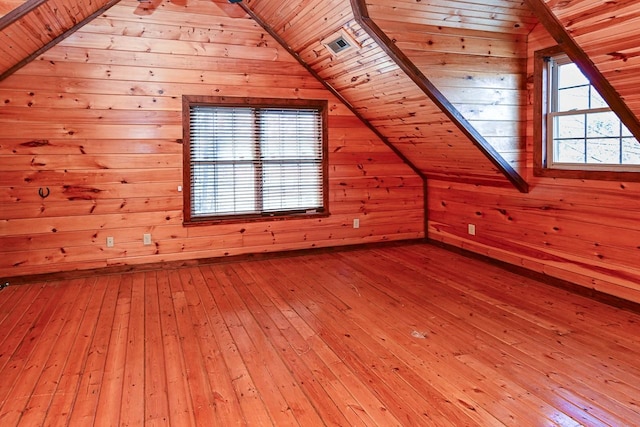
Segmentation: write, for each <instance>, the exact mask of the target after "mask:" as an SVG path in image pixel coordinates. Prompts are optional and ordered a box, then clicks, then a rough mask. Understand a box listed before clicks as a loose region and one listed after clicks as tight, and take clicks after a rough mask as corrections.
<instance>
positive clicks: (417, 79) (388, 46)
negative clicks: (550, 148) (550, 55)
mask: <svg viewBox="0 0 640 427" xmlns="http://www.w3.org/2000/svg"><path fill="white" fill-rule="evenodd" d="M350 1H351V7H352V8H353V14H354V16H355V19H356V21H357V22H358V23H359V24H360V26H362V28H364V30H365V31H366V32H367V33H368V34H369V36H370V37H371V38H373V39H374V40H375V41H376V42H377V43H378V44H379V45H380V47H382V49H384V50H385V52H387V54H388V55H389V57H391V59H393V60H394V61H395V62H396V64H397V65H398V66H399V67H400V68H401V69H402V70H403V71H404V72H405V73H406V74H407V75H408V76H409V77H410V78H411V80H413V82H414V83H415V84H416V85H417V86H418V87H419V88H420V89H421V90H422V91H423V92H424V93H425V94H426V95H427V96H428V97H429V98H430V99H431V100H432V101H433V103H434V104H436V105H437V106H438V107H439V108H440V110H441V111H442V112H443V113H444V114H446V115H447V117H449V119H451V121H452V122H453V123H454V124H455V125H456V126H457V127H458V128H459V129H460V130H461V131H462V133H464V134H465V135H466V136H467V137H468V138H469V139H470V140H471V141H472V142H473V143H474V144H475V145H476V146H477V147H478V148H479V149H480V151H482V153H483V154H484V155H485V156H486V157H487V158H488V159H489V160H490V161H491V163H493V165H494V166H495V167H496V168H497V169H498V170H500V171H501V172H502V173H503V174H504V175H505V177H506V178H507V179H508V180H509V181H510V182H511V183H512V184H513V185H514V186H515V187H516V188H517V189H518V190H519V191H520V192H522V193H528V192H529V184H528V183H527V182H526V181H525V180H524V178H522V176H520V174H518V172H517V171H516V170H515V169H514V168H513V167H512V166H511V165H510V164H509V162H507V161H506V160H505V159H504V158H503V157H502V156H501V155H500V153H498V152H497V151H496V150H495V148H493V146H491V144H489V142H488V141H487V140H486V139H484V137H483V136H482V135H480V133H478V131H477V130H476V129H475V128H474V127H473V126H472V125H471V124H470V123H469V122H468V121H467V119H465V118H464V116H463V115H462V114H461V113H460V112H459V111H458V109H457V108H455V107H454V106H453V104H451V102H449V100H448V99H447V98H446V97H445V96H444V95H443V94H442V92H440V91H439V90H438V89H437V88H436V87H435V86H434V85H433V83H431V81H430V80H429V79H427V77H426V76H425V75H424V74H423V73H422V72H421V71H420V70H419V69H418V67H416V66H415V64H413V62H412V61H411V60H410V59H409V58H408V57H407V56H406V55H405V54H404V53H403V52H402V51H401V50H400V49H399V48H398V47H397V46H396V45H395V44H394V43H393V42H392V41H391V39H389V37H388V36H387V35H386V33H385V32H384V31H382V29H381V28H380V27H378V25H377V24H376V23H375V22H374V21H373V20H372V19H371V17H370V16H369V12H368V9H367V5H366V2H365V0H350Z"/></svg>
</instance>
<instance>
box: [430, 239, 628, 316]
mask: <svg viewBox="0 0 640 427" xmlns="http://www.w3.org/2000/svg"><path fill="white" fill-rule="evenodd" d="M426 242H427V243H428V244H430V245H433V246H437V247H440V248H442V249H445V250H448V251H450V252H454V253H457V254H459V255H462V256H466V257H468V258H473V259H478V260H480V261H484V262H486V263H487V264H491V265H495V266H497V267H500V268H502V269H504V270H507V271H509V272H511V273H515V274H519V275H520V276H523V277H526V278H529V279H534V280H537V281H538V282H542V283H544V284H546V285H549V286H553V287H555V288H559V289H563V290H565V291H568V292H571V293H573V294H576V295H580V296H583V297H587V298H590V299H592V300H595V301H598V302H601V303H604V304H607V305H610V306H612V307H615V308H619V309H623V310H628V311H632V312H634V313H640V303H637V302H635V301H630V300H628V299H624V298H621V297H618V296H615V295H611V294H608V293H606V292H602V291H599V290H597V289H594V288H588V287H586V286H583V285H579V284H577V283H573V282H570V281H568V280H564V279H559V278H557V277H553V276H548V275H546V274H544V273H540V272H538V271H534V270H530V269H528V268H526V267H523V266H520V265H514V264H510V263H508V262H506V261H501V260H498V259H495V258H491V257H489V256H487V255H483V254H479V253H477V252H473V251H470V250H468V249H464V248H460V247H458V246H454V245H451V244H449V243H443V242H440V241H437V240H432V239H426Z"/></svg>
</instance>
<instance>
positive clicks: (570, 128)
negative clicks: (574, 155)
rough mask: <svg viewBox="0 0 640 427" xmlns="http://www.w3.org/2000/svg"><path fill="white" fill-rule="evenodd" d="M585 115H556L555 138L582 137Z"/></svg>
mask: <svg viewBox="0 0 640 427" xmlns="http://www.w3.org/2000/svg"><path fill="white" fill-rule="evenodd" d="M585 119H586V118H585V115H584V114H576V115H571V116H556V117H555V118H554V129H555V135H556V136H555V138H556V139H557V138H584V129H585Z"/></svg>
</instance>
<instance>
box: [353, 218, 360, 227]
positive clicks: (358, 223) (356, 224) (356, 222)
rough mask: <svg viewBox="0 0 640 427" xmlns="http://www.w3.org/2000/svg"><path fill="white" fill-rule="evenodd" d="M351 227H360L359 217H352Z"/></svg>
mask: <svg viewBox="0 0 640 427" xmlns="http://www.w3.org/2000/svg"><path fill="white" fill-rule="evenodd" d="M353 228H360V219H359V218H354V219H353Z"/></svg>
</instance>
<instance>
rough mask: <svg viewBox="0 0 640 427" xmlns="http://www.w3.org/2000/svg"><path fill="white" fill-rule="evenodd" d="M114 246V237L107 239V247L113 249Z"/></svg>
mask: <svg viewBox="0 0 640 427" xmlns="http://www.w3.org/2000/svg"><path fill="white" fill-rule="evenodd" d="M114 244H115V241H114V240H113V237H107V247H108V248H112V247H113V245H114Z"/></svg>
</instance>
